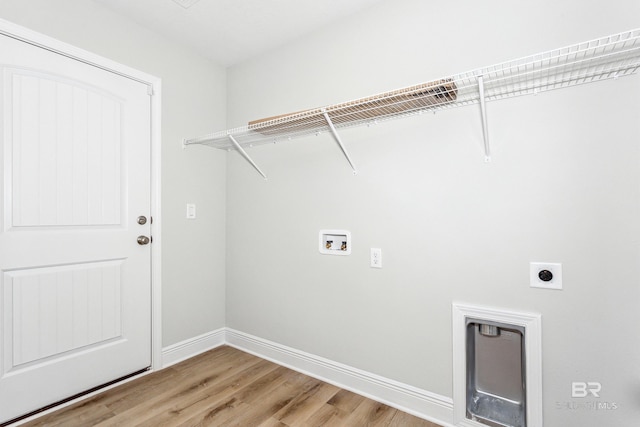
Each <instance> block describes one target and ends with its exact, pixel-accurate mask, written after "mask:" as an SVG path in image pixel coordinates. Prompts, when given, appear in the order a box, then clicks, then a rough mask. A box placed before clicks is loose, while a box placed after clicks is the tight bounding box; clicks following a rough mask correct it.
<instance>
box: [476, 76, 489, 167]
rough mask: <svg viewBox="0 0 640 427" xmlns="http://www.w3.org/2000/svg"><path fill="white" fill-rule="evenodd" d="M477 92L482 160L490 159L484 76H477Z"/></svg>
mask: <svg viewBox="0 0 640 427" xmlns="http://www.w3.org/2000/svg"><path fill="white" fill-rule="evenodd" d="M478 92H479V93H480V114H481V115H482V136H483V138H484V161H485V162H487V163H488V162H490V161H491V148H490V146H489V125H488V124H487V106H486V104H485V98H484V78H483V77H482V74H481V75H479V76H478Z"/></svg>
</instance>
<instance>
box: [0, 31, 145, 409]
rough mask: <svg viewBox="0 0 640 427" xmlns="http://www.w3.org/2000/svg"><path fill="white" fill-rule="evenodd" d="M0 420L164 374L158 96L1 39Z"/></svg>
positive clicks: (127, 81)
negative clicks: (157, 267)
mask: <svg viewBox="0 0 640 427" xmlns="http://www.w3.org/2000/svg"><path fill="white" fill-rule="evenodd" d="M0 77H1V78H2V82H1V84H0V100H1V103H0V112H1V117H0V127H1V128H0V138H2V139H1V144H0V145H1V147H2V149H1V150H0V165H1V166H2V173H1V174H0V180H1V185H0V191H1V192H2V203H3V207H2V210H0V216H1V218H0V309H1V310H2V313H1V314H0V358H1V360H0V402H1V404H0V422H2V421H6V420H9V419H12V418H14V417H17V416H20V415H23V414H26V413H28V412H31V411H34V410H37V409H39V408H41V407H43V406H46V405H49V404H52V403H55V402H57V401H60V400H63V399H65V398H67V397H69V396H72V395H75V394H78V393H81V392H83V391H85V390H88V389H91V388H94V387H96V386H99V385H102V384H105V383H107V382H110V381H112V380H115V379H117V378H120V377H123V376H126V375H128V374H131V373H133V372H137V371H140V370H142V369H145V368H147V367H149V366H150V364H151V277H150V271H151V250H150V245H139V244H138V243H137V241H136V239H137V237H138V236H139V235H145V236H149V235H150V230H151V229H150V222H147V223H146V224H144V225H140V224H138V223H137V222H136V218H137V217H138V216H139V215H144V216H146V217H147V218H148V217H149V216H150V140H151V139H150V98H149V95H148V90H147V86H146V85H144V84H142V83H139V82H136V81H132V80H130V79H127V78H125V77H122V76H119V75H116V74H113V73H110V72H108V71H105V70H102V69H98V68H96V67H92V66H90V65H87V64H85V63H82V62H79V61H76V60H73V59H70V58H67V57H64V56H62V55H59V54H57V53H53V52H50V51H47V50H44V49H42V48H39V47H36V46H32V45H29V44H26V43H23V42H20V41H17V40H14V39H11V38H8V37H5V36H0Z"/></svg>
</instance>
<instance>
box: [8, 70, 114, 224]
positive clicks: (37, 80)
mask: <svg viewBox="0 0 640 427" xmlns="http://www.w3.org/2000/svg"><path fill="white" fill-rule="evenodd" d="M5 82H6V84H7V85H9V86H10V87H7V88H6V89H5V93H11V95H12V96H11V98H10V99H9V100H8V103H7V104H8V105H7V109H6V114H7V115H8V116H9V117H7V118H6V120H7V121H9V123H10V125H11V134H12V141H11V147H10V148H11V150H10V151H9V153H8V155H9V156H10V158H8V159H7V160H6V164H7V165H8V166H10V167H12V168H13V172H12V174H11V179H12V182H11V190H12V194H13V197H12V198H11V200H10V202H11V203H12V208H11V213H12V218H10V221H11V225H12V226H17V227H19V226H42V225H108V224H109V225H113V224H120V222H121V212H120V199H121V197H120V192H121V186H120V184H121V182H120V166H121V162H120V145H121V132H120V123H121V121H122V119H123V117H122V101H121V100H119V99H117V98H114V97H113V96H109V94H106V93H99V92H97V91H96V90H95V89H92V88H87V87H84V86H83V85H82V82H78V81H71V80H65V79H62V78H60V77H57V76H52V75H47V74H43V73H35V72H30V71H27V70H19V69H6V70H5Z"/></svg>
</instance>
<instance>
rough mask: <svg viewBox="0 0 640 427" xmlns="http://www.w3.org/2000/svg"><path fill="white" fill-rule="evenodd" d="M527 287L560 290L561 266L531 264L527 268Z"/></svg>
mask: <svg viewBox="0 0 640 427" xmlns="http://www.w3.org/2000/svg"><path fill="white" fill-rule="evenodd" d="M529 285H530V286H531V287H532V288H542V289H556V290H560V289H562V264H560V263H553V262H532V263H531V264H530V266H529Z"/></svg>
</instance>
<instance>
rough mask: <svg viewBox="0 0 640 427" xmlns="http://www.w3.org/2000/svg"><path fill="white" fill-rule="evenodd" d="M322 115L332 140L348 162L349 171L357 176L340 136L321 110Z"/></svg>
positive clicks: (327, 115) (327, 116)
mask: <svg viewBox="0 0 640 427" xmlns="http://www.w3.org/2000/svg"><path fill="white" fill-rule="evenodd" d="M322 115H323V116H324V119H325V120H326V121H327V124H328V125H329V129H330V130H331V134H332V135H333V138H334V139H335V140H336V142H337V143H338V146H339V147H340V150H341V151H342V154H344V157H346V159H347V162H349V165H350V166H351V169H352V170H353V174H354V175H357V174H358V171H357V170H356V167H355V165H354V164H353V161H352V160H351V157H350V156H349V153H348V152H347V149H346V148H345V146H344V144H343V143H342V140H341V139H340V135H339V134H338V131H337V130H336V128H335V126H334V125H333V122H332V121H331V118H330V117H329V114H328V113H327V112H326V111H325V110H323V111H322Z"/></svg>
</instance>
